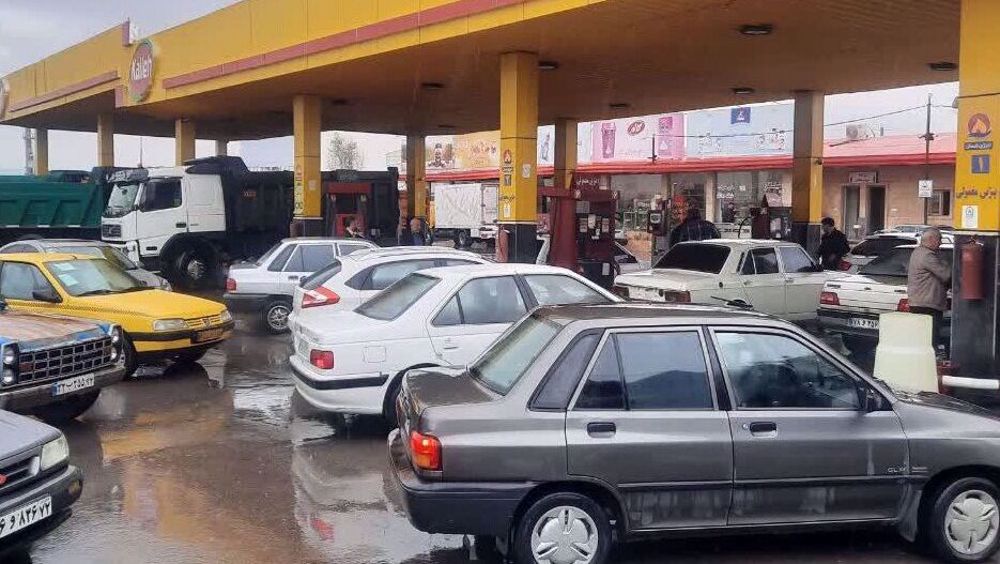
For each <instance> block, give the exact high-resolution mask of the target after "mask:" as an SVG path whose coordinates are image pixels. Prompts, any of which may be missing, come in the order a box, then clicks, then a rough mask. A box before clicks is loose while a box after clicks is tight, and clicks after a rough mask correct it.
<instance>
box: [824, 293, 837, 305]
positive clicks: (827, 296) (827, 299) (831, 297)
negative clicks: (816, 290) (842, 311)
mask: <svg viewBox="0 0 1000 564" xmlns="http://www.w3.org/2000/svg"><path fill="white" fill-rule="evenodd" d="M819 303H820V304H822V305H835V306H839V305H840V296H838V295H837V292H821V293H820V295H819Z"/></svg>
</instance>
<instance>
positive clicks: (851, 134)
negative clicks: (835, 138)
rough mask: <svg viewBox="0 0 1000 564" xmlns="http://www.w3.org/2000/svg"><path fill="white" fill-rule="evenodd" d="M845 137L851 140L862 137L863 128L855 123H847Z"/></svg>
mask: <svg viewBox="0 0 1000 564" xmlns="http://www.w3.org/2000/svg"><path fill="white" fill-rule="evenodd" d="M846 137H847V139H849V140H851V141H857V140H859V139H861V138H863V137H864V129H863V128H862V127H861V126H860V125H858V124H856V123H849V124H847V135H846Z"/></svg>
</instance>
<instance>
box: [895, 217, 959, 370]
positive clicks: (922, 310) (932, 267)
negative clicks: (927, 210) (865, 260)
mask: <svg viewBox="0 0 1000 564" xmlns="http://www.w3.org/2000/svg"><path fill="white" fill-rule="evenodd" d="M940 248H941V231H939V230H938V229H937V228H936V227H931V228H929V229H926V230H924V232H923V233H922V234H921V235H920V245H918V246H917V248H916V249H913V254H911V255H910V264H909V266H908V268H907V280H906V294H907V299H908V300H909V303H910V313H916V314H921V315H929V316H931V326H932V331H933V334H932V335H931V342H932V343H933V344H934V350H935V352H936V351H937V350H938V347H939V346H941V345H944V346H946V347H947V343H943V342H942V340H941V320H942V318H943V317H944V312H945V310H946V309H948V286H949V285H950V284H951V268H950V267H949V266H948V263H947V261H945V260H944V258H943V257H942V256H941V251H940Z"/></svg>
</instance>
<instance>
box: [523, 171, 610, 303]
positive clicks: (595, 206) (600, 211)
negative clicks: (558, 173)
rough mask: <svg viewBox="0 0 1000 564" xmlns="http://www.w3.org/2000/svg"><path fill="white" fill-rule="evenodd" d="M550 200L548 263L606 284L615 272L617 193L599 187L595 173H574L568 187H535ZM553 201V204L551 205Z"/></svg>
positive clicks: (604, 285)
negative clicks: (561, 188) (570, 184)
mask: <svg viewBox="0 0 1000 564" xmlns="http://www.w3.org/2000/svg"><path fill="white" fill-rule="evenodd" d="M538 191H539V196H540V197H543V198H547V199H549V200H550V203H549V205H548V206H547V208H548V210H549V213H550V214H551V215H552V218H551V228H550V237H551V241H550V245H549V247H550V249H551V251H550V254H549V260H548V262H549V264H554V265H557V266H563V267H566V268H570V269H573V270H576V271H577V272H579V273H580V274H582V275H583V276H585V277H586V278H588V279H589V280H591V281H593V282H595V283H597V284H599V285H601V286H603V287H605V288H610V287H611V286H612V284H613V283H614V278H615V275H616V274H617V273H618V272H617V264H616V263H615V221H616V217H617V215H618V194H617V192H614V191H611V190H602V189H601V188H600V185H599V183H598V177H597V176H596V175H585V174H576V175H574V176H573V184H572V186H571V188H570V189H569V190H560V189H556V188H551V187H539V189H538ZM553 202H554V204H555V205H552V203H553Z"/></svg>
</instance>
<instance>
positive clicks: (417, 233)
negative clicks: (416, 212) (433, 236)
mask: <svg viewBox="0 0 1000 564" xmlns="http://www.w3.org/2000/svg"><path fill="white" fill-rule="evenodd" d="M427 244H428V242H427V234H426V233H425V232H424V220H422V219H420V218H419V217H413V218H410V221H409V229H402V230H400V233H399V246H401V247H422V246H426V245H427Z"/></svg>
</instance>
